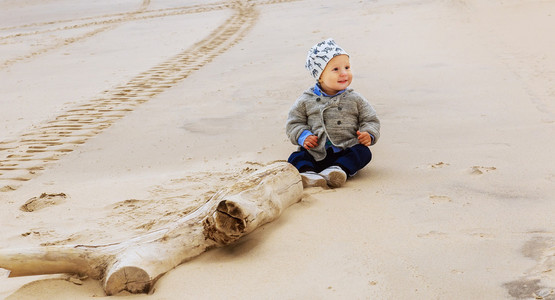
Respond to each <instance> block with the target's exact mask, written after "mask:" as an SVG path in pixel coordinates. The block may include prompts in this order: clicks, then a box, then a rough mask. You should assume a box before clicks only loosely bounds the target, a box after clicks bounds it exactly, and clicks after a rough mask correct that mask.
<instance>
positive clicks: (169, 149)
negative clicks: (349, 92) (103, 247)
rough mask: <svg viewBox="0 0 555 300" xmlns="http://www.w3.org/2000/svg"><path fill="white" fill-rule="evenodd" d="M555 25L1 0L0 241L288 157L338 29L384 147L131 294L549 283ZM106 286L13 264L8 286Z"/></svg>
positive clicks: (94, 226) (411, 292)
mask: <svg viewBox="0 0 555 300" xmlns="http://www.w3.org/2000/svg"><path fill="white" fill-rule="evenodd" d="M553 28H555V2H554V1H545V0H530V1H520V0H504V1H502V0H491V1H480V0H392V1H385V0H375V1H354V0H342V1H329V0H325V1H322V0H318V1H316V0H254V1H240V0H239V1H194V0H190V1H189V0H184V1H175V0H167V1H160V2H159V1H155V0H118V1H108V0H100V1H70V0H48V1H42V0H22V1H20V0H0V91H2V93H1V94H2V95H1V96H0V241H1V242H0V249H11V248H23V247H38V246H51V245H76V244H84V245H100V244H107V243H114V242H118V241H122V240H127V239H130V238H131V237H135V236H138V235H143V234H146V233H149V232H151V231H153V230H156V229H159V228H164V227H165V226H168V225H169V224H172V222H175V221H176V220H178V219H179V218H182V217H183V216H185V215H187V214H189V213H191V212H192V211H194V210H195V209H196V208H197V207H199V206H200V205H202V204H203V203H205V202H206V201H207V200H208V199H210V197H211V196H212V195H214V193H216V192H217V191H218V190H219V189H221V188H222V187H224V186H226V185H228V184H231V183H233V182H235V181H236V180H238V179H239V178H241V177H242V176H244V175H246V174H248V173H249V172H252V171H253V170H257V169H259V168H261V167H263V166H265V165H267V164H269V163H271V162H275V161H280V160H286V159H287V157H288V156H289V154H290V153H291V152H292V151H295V149H296V147H295V146H294V145H292V144H291V143H290V142H289V140H288V138H287V137H286V135H285V120H286V118H287V112H288V110H289V108H290V106H291V105H292V104H293V102H294V101H295V99H297V97H298V96H299V95H300V94H301V93H302V92H303V91H304V90H305V89H306V88H308V87H309V86H310V85H312V84H313V80H312V78H311V77H310V75H309V74H308V72H307V71H306V70H305V69H304V61H305V58H306V51H307V50H308V49H309V48H310V47H311V46H312V45H314V44H315V43H317V42H319V41H320V40H323V39H326V38H329V37H333V38H334V39H335V40H336V41H337V42H338V43H339V44H340V45H341V46H342V47H343V48H345V49H346V50H347V51H348V52H349V54H350V56H351V63H352V68H353V74H354V80H353V83H352V85H351V87H353V88H354V89H355V90H356V91H358V92H360V93H361V94H363V95H364V96H365V97H366V98H367V99H368V100H369V101H370V102H371V104H372V105H373V107H374V108H375V109H376V111H377V112H378V115H379V117H380V120H381V123H382V129H381V138H380V140H379V141H378V143H377V144H376V145H374V146H372V147H371V150H372V153H373V160H372V162H371V163H370V164H369V165H368V166H367V167H366V168H364V169H363V170H362V171H360V172H359V173H358V174H357V175H356V176H354V177H353V178H350V179H349V180H348V181H347V183H346V184H345V186H343V187H341V188H338V189H321V188H307V189H305V190H304V191H303V197H302V200H301V201H300V202H298V203H296V204H294V205H292V206H291V207H289V208H288V209H287V210H286V211H285V212H284V213H283V214H282V215H281V217H280V218H279V219H278V220H276V221H274V222H272V223H269V224H266V225H264V226H263V227H261V228H259V229H258V230H256V231H255V232H253V233H251V234H249V235H247V236H245V237H243V238H241V239H240V240H239V241H238V242H237V243H235V244H233V245H231V246H228V247H223V248H216V249H211V250H209V251H207V252H205V253H203V254H201V255H199V256H198V257H195V258H193V259H191V260H190V261H186V262H184V263H183V264H181V265H179V266H178V267H176V268H175V269H173V270H171V271H170V272H168V273H166V274H165V275H164V276H162V277H161V278H160V279H159V280H158V281H157V282H156V284H155V285H154V287H153V289H152V291H151V293H150V294H149V295H147V294H137V295H129V294H126V293H122V294H126V297H125V299H555V217H554V216H555V213H554V212H555V201H554V200H555V159H554V158H553V157H554V156H553V152H552V151H553V149H554V148H555V34H553ZM550 153H551V154H550ZM0 267H1V266H0ZM0 271H1V270H0ZM116 297H117V296H116ZM109 298H112V297H110V296H106V294H105V293H104V290H103V287H102V284H101V282H99V281H97V280H93V279H91V278H81V279H76V278H75V276H73V277H71V275H68V274H52V275H37V276H26V277H7V276H5V275H4V274H3V272H0V299H109Z"/></svg>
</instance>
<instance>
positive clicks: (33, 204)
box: [19, 193, 67, 212]
mask: <svg viewBox="0 0 555 300" xmlns="http://www.w3.org/2000/svg"><path fill="white" fill-rule="evenodd" d="M66 198H67V195H66V194H64V193H59V194H47V193H42V195H40V196H39V197H33V198H31V199H29V200H27V202H25V204H23V205H21V207H20V208H19V209H20V210H22V211H25V212H33V211H37V210H40V209H43V208H46V207H49V206H53V205H58V204H61V203H63V202H65V200H66Z"/></svg>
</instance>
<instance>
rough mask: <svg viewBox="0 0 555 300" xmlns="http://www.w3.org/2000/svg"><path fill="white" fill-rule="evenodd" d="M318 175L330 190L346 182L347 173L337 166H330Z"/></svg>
mask: <svg viewBox="0 0 555 300" xmlns="http://www.w3.org/2000/svg"><path fill="white" fill-rule="evenodd" d="M319 174H320V175H321V176H322V177H324V179H326V183H327V184H328V185H329V186H330V187H332V188H338V187H340V186H342V185H344V184H345V182H346V181H347V173H345V171H343V169H341V167H339V166H331V167H329V168H327V169H325V170H324V171H322V172H320V173H319Z"/></svg>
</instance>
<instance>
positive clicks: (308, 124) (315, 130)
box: [286, 39, 380, 188]
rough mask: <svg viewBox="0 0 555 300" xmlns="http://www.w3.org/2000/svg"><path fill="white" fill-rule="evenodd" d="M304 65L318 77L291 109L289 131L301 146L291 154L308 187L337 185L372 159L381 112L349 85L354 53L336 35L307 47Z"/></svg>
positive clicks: (290, 157) (334, 186)
mask: <svg viewBox="0 0 555 300" xmlns="http://www.w3.org/2000/svg"><path fill="white" fill-rule="evenodd" d="M305 67H306V68H307V69H308V71H310V74H311V75H312V77H314V78H315V79H316V81H317V82H316V84H315V85H314V86H313V87H310V88H309V89H307V90H306V91H305V92H304V93H303V94H302V95H301V96H300V97H299V98H298V99H297V101H295V104H293V106H292V107H291V110H290V111H289V115H288V118H287V124H286V132H287V136H288V137H289V139H290V140H291V142H292V143H293V144H295V145H299V146H300V147H299V149H298V151H296V152H294V153H293V154H291V156H289V159H288V161H289V163H291V164H293V165H294V166H295V167H296V168H297V169H298V170H299V172H300V173H301V177H302V179H303V186H304V187H311V186H320V187H327V186H330V187H332V188H337V187H340V186H342V185H343V184H344V183H345V182H346V180H347V177H350V176H353V175H355V174H356V173H357V171H358V170H360V169H362V168H364V167H365V166H366V165H367V164H368V163H369V162H370V160H371V159H372V152H370V149H369V148H368V147H369V146H370V145H374V144H375V143H376V142H377V140H378V138H379V137H380V121H379V119H378V116H377V115H376V111H375V110H374V108H372V106H371V105H370V104H369V103H368V101H367V100H366V99H365V98H364V97H363V96H362V95H360V94H359V93H357V92H355V91H354V90H353V89H352V88H349V85H350V84H351V81H352V80H353V74H352V73H351V65H350V63H349V55H348V54H347V52H345V51H344V50H343V49H342V48H340V47H339V46H338V45H337V44H336V43H335V41H334V40H333V39H327V40H325V41H323V42H320V43H318V44H316V45H314V47H312V48H310V50H309V51H308V56H307V58H306V65H305Z"/></svg>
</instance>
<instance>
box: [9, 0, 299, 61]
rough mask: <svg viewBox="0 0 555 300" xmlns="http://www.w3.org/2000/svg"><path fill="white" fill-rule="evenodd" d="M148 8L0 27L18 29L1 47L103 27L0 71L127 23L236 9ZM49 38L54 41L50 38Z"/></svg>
mask: <svg viewBox="0 0 555 300" xmlns="http://www.w3.org/2000/svg"><path fill="white" fill-rule="evenodd" d="M293 1H298V0H267V1H251V3H252V4H253V5H265V4H275V3H283V2H293ZM149 5H150V0H143V2H142V4H141V7H140V8H139V9H138V10H136V11H132V12H127V13H117V14H107V15H102V16H94V17H84V18H78V19H66V20H56V21H49V22H41V23H31V24H24V25H20V26H12V27H4V28H0V32H2V31H13V30H19V31H18V32H16V33H12V34H8V35H4V36H1V35H0V45H2V44H9V43H10V42H14V41H15V40H18V39H19V38H21V37H26V36H33V35H45V34H49V33H53V32H57V31H67V30H74V29H80V28H89V27H99V26H101V27H100V28H96V29H94V30H91V31H89V32H86V33H85V34H82V35H79V36H75V37H72V38H65V39H61V40H60V41H59V42H58V43H55V44H53V45H50V46H47V47H42V48H39V49H34V50H32V51H31V52H29V53H27V54H22V55H19V56H17V57H14V58H11V59H7V60H5V61H3V62H0V70H2V69H5V68H8V67H10V66H11V65H13V64H15V63H18V62H22V61H25V60H28V59H31V58H34V57H36V56H38V55H42V54H45V53H47V52H50V51H53V50H57V49H60V48H62V47H64V46H67V45H70V44H73V43H75V42H79V41H82V40H85V39H87V38H90V37H93V36H95V35H97V34H99V33H102V32H104V31H107V30H110V29H113V28H115V27H116V26H117V25H119V24H122V23H125V22H131V21H136V20H146V19H154V18H164V17H169V16H177V15H184V14H194V13H203V12H210V11H215V10H223V9H232V8H233V7H234V4H233V3H229V2H214V3H209V4H197V5H191V6H182V7H176V8H165V9H156V10H148V7H149ZM64 23H70V25H65V26H61V27H54V28H48V27H50V26H52V25H60V24H64ZM27 28H42V29H38V30H34V31H28V32H25V31H24V30H25V29H27ZM48 39H51V38H50V37H48Z"/></svg>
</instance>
